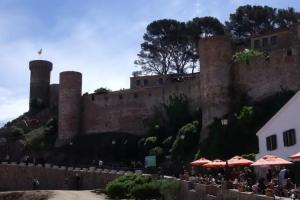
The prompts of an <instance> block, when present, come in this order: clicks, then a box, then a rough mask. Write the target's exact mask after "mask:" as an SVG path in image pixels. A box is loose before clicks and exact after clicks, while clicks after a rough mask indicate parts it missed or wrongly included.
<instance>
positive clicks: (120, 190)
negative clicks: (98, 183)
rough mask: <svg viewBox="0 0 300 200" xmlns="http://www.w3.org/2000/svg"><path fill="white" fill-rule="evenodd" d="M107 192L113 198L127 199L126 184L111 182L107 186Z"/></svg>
mask: <svg viewBox="0 0 300 200" xmlns="http://www.w3.org/2000/svg"><path fill="white" fill-rule="evenodd" d="M106 192H107V194H108V196H109V197H111V198H120V199H122V198H126V197H127V196H126V194H127V187H126V185H125V184H124V183H122V182H114V181H113V182H110V183H109V184H108V185H107V186H106Z"/></svg>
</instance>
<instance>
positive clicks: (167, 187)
mask: <svg viewBox="0 0 300 200" xmlns="http://www.w3.org/2000/svg"><path fill="white" fill-rule="evenodd" d="M179 187H180V184H179V181H177V180H172V179H166V180H161V181H160V193H161V194H162V195H165V194H171V195H174V196H176V193H177V191H178V190H179Z"/></svg>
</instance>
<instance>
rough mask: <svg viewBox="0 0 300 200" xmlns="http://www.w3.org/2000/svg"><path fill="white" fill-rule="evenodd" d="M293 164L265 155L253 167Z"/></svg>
mask: <svg viewBox="0 0 300 200" xmlns="http://www.w3.org/2000/svg"><path fill="white" fill-rule="evenodd" d="M289 164H292V163H291V162H290V161H287V160H284V159H283V158H280V157H278V156H274V155H265V156H263V157H262V158H260V159H258V160H257V161H256V162H254V163H253V164H251V166H263V165H289Z"/></svg>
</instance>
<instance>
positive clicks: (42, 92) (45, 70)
mask: <svg viewBox="0 0 300 200" xmlns="http://www.w3.org/2000/svg"><path fill="white" fill-rule="evenodd" d="M29 69H30V71H31V75H30V97H29V102H31V101H32V100H41V101H42V103H43V104H44V105H46V106H47V105H48V103H49V93H50V75H51V74H50V73H51V70H52V63H51V62H49V61H44V60H33V61H30V62H29ZM29 106H30V108H29V109H30V110H32V109H33V108H32V105H30V103H29Z"/></svg>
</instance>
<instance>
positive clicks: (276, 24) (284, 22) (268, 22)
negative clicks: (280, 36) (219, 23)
mask: <svg viewBox="0 0 300 200" xmlns="http://www.w3.org/2000/svg"><path fill="white" fill-rule="evenodd" d="M299 20H300V14H299V12H296V11H295V10H294V9H293V8H288V9H276V8H272V7H269V6H251V5H245V6H240V7H238V8H237V10H236V11H235V13H232V14H230V18H229V21H227V22H226V28H227V30H228V31H229V32H230V33H231V34H232V36H233V38H234V39H235V40H242V41H244V40H246V39H248V38H249V37H250V36H251V35H253V34H257V33H262V32H266V31H270V30H274V29H277V28H286V27H289V26H290V25H292V24H294V23H297V22H299Z"/></svg>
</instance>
